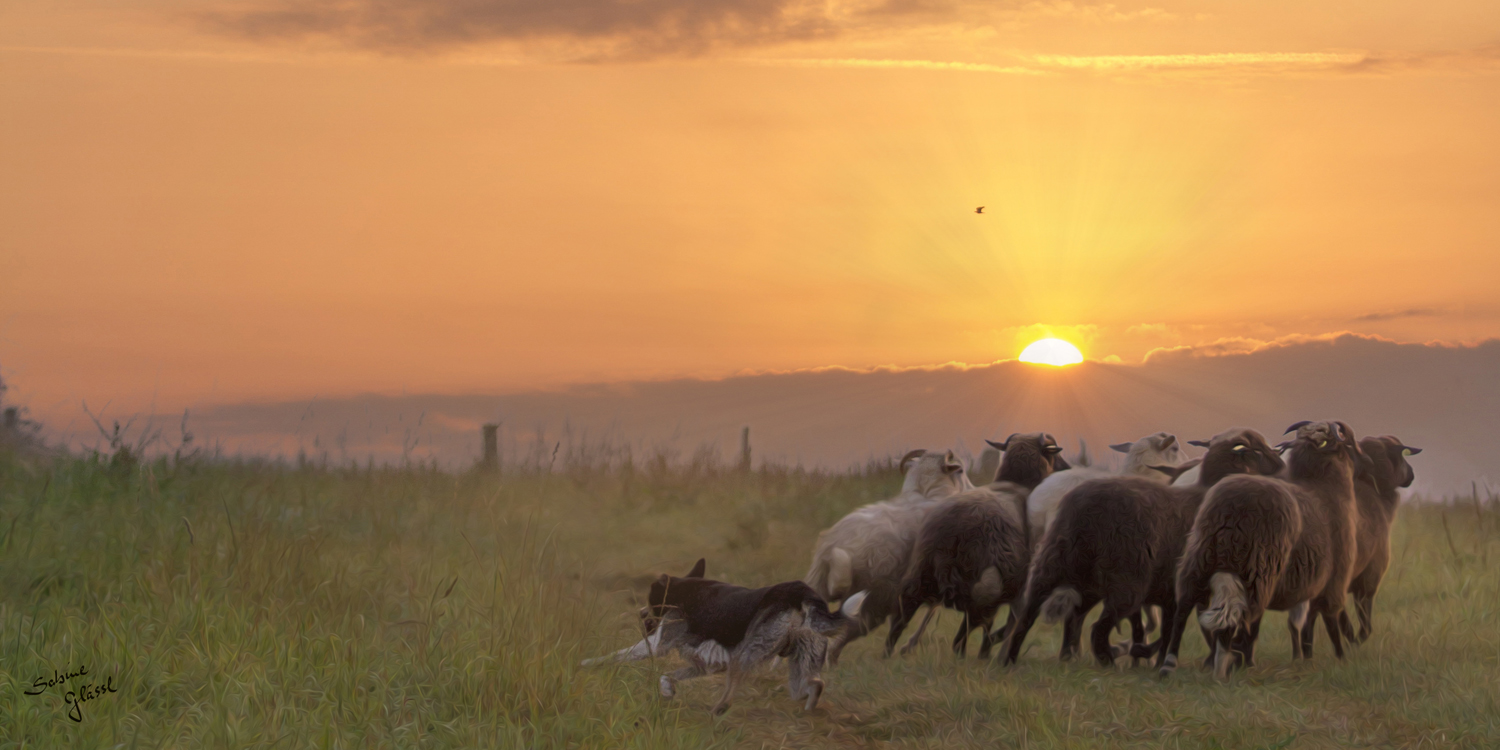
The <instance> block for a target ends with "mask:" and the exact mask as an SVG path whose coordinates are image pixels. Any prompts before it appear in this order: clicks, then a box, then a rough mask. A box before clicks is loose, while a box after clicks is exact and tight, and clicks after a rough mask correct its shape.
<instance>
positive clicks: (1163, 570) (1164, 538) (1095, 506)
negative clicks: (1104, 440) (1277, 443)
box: [1005, 429, 1284, 665]
mask: <svg viewBox="0 0 1500 750" xmlns="http://www.w3.org/2000/svg"><path fill="white" fill-rule="evenodd" d="M1207 446H1208V453H1207V454H1206V455H1205V456H1204V457H1203V459H1202V464H1203V468H1202V470H1201V471H1200V472H1199V484H1196V485H1193V486H1190V487H1169V486H1166V485H1164V484H1162V483H1160V482H1157V481H1152V480H1148V479H1143V478H1141V477H1111V478H1107V479H1096V480H1092V481H1089V482H1086V483H1084V484H1082V485H1080V486H1078V487H1077V488H1075V489H1073V490H1072V491H1071V492H1069V493H1068V494H1067V495H1066V496H1065V497H1064V498H1063V500H1062V502H1061V504H1060V505H1059V508H1058V512H1057V517H1056V520H1055V521H1054V522H1053V524H1052V525H1051V526H1049V527H1048V529H1047V533H1046V535H1045V537H1044V538H1043V540H1042V544H1041V548H1040V549H1039V550H1038V552H1037V556H1036V559H1035V560H1034V561H1033V563H1032V566H1031V574H1030V577H1029V580H1028V581H1027V585H1026V596H1025V599H1024V602H1025V604H1024V605H1023V606H1022V608H1021V614H1020V616H1019V617H1018V619H1017V625H1016V627H1015V628H1013V629H1012V630H1011V632H1010V636H1009V640H1008V641H1007V643H1006V648H1005V663H1006V664H1013V663H1015V661H1016V659H1017V658H1018V657H1019V655H1020V652H1021V646H1022V644H1023V642H1024V641H1025V638H1026V634H1027V632H1028V631H1029V630H1030V628H1031V626H1032V624H1033V623H1034V622H1035V621H1036V618H1037V615H1038V614H1044V615H1046V617H1047V619H1048V620H1049V621H1056V620H1059V619H1062V620H1065V621H1066V622H1067V629H1066V630H1065V631H1064V634H1063V648H1062V654H1061V655H1060V656H1061V658H1063V659H1067V658H1069V657H1070V656H1072V654H1073V653H1074V652H1076V650H1077V648H1078V646H1077V637H1078V634H1079V632H1080V631H1081V629H1082V624H1083V616H1084V615H1085V614H1087V612H1088V611H1089V610H1090V609H1092V608H1093V606H1094V605H1095V604H1096V603H1098V602H1099V601H1101V600H1102V601H1103V602H1104V612H1103V613H1102V614H1101V615H1100V617H1099V620H1098V621H1097V622H1096V623H1095V624H1094V629H1093V633H1092V646H1093V652H1094V657H1095V658H1096V659H1098V661H1099V663H1100V664H1101V665H1109V664H1113V663H1114V660H1115V658H1116V657H1117V656H1118V655H1119V653H1120V652H1118V651H1117V650H1116V649H1115V648H1113V647H1111V646H1110V643H1109V633H1110V631H1111V630H1113V629H1114V628H1115V627H1116V626H1117V625H1118V624H1119V621H1120V619H1121V618H1124V617H1126V616H1129V615H1131V614H1134V613H1136V612H1138V611H1139V610H1140V609H1141V608H1142V607H1143V606H1145V605H1155V606H1160V607H1162V610H1163V617H1164V620H1165V621H1170V620H1171V619H1172V617H1173V614H1174V611H1175V609H1176V604H1177V597H1176V579H1177V559H1178V557H1179V556H1180V555H1181V554H1182V548H1183V545H1184V544H1186V541H1187V536H1188V530H1189V529H1190V528H1191V527H1192V525H1193V518H1194V515H1195V514H1196V513H1197V511H1198V506H1199V505H1200V504H1201V503H1202V501H1203V498H1204V495H1205V494H1206V493H1207V492H1208V489H1209V487H1210V486H1212V485H1213V484H1214V483H1216V482H1218V481H1219V480H1220V479H1222V478H1223V477H1225V476H1228V475H1230V474H1262V475H1272V474H1275V473H1277V472H1279V471H1281V469H1282V467H1283V465H1284V464H1283V463H1282V461H1281V457H1280V456H1279V455H1278V454H1277V451H1276V450H1275V449H1274V448H1272V447H1271V446H1270V445H1269V444H1267V443H1266V439H1265V438H1264V437H1262V436H1261V434H1260V433H1258V432H1256V431H1254V430H1248V429H1235V430H1229V431H1227V432H1224V433H1222V434H1220V435H1217V436H1215V437H1214V439H1213V440H1212V441H1210V442H1209V443H1207ZM1198 463H1199V462H1198V461H1197V460H1194V461H1191V462H1189V463H1187V464H1183V465H1182V466H1179V467H1176V468H1175V469H1171V470H1170V471H1168V470H1167V469H1168V467H1159V469H1158V470H1160V471H1162V472H1163V473H1165V474H1168V475H1169V476H1175V475H1176V474H1180V473H1181V472H1182V471H1185V470H1187V469H1189V468H1191V467H1193V466H1197V465H1198ZM1168 481H1170V479H1169V480H1168ZM1141 639H1142V630H1141V629H1140V628H1139V627H1138V623H1132V640H1133V641H1134V642H1135V643H1136V644H1137V648H1136V649H1135V650H1133V651H1132V653H1131V655H1132V656H1134V657H1136V658H1140V657H1144V656H1149V655H1150V654H1151V653H1152V649H1154V648H1155V646H1152V647H1145V646H1144V645H1143V644H1141V643H1140V641H1141ZM1160 643H1161V641H1158V644H1160Z"/></svg>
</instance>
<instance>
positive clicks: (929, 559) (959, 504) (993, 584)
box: [885, 433, 1068, 656]
mask: <svg viewBox="0 0 1500 750" xmlns="http://www.w3.org/2000/svg"><path fill="white" fill-rule="evenodd" d="M990 444H991V445H993V446H994V447H996V448H999V449H1000V450H1002V451H1004V452H1005V458H1004V460H1003V461H1001V463H1000V471H999V474H998V475H997V476H996V479H997V481H996V482H994V483H993V484H990V485H988V486H986V487H982V488H979V489H976V490H971V491H969V492H964V493H960V494H958V495H956V496H954V497H953V499H951V500H949V501H948V502H946V503H944V504H943V505H941V506H939V507H938V508H936V509H934V510H933V511H932V513H931V515H929V516H928V518H927V521H926V522H925V523H924V524H923V525H922V530H921V531H920V532H919V533H918V534H917V543H916V546H915V547H914V548H913V551H912V559H911V566H910V567H909V568H908V569H907V572H906V577H905V578H904V579H903V580H902V583H901V600H900V603H899V605H898V606H897V608H896V612H895V614H893V615H892V616H891V627H890V632H889V633H888V634H887V636H886V647H885V652H886V655H887V656H889V655H890V653H891V652H892V651H893V650H894V649H895V646H896V641H897V640H899V639H900V637H901V632H902V631H903V630H904V629H905V628H906V625H907V623H908V622H910V621H911V617H912V615H914V614H915V613H916V611H917V609H918V608H919V607H921V606H922V605H923V604H934V603H940V604H942V605H944V606H946V607H949V608H952V609H956V610H958V611H960V612H962V613H963V614H964V619H963V623H962V624H961V625H960V626H959V630H958V633H957V634H956V635H955V636H954V639H953V650H954V652H955V653H957V654H960V655H963V654H964V653H966V652H967V650H968V642H969V633H970V632H971V631H972V630H974V629H976V628H978V629H980V630H982V631H983V633H984V639H983V645H982V646H981V647H980V652H979V653H980V655H981V656H988V655H989V652H990V649H991V647H993V645H994V643H995V641H996V640H997V638H992V636H991V633H990V630H991V628H992V627H993V626H994V619H995V613H996V612H997V611H999V609H1000V605H1002V604H1006V603H1009V602H1011V601H1014V600H1015V599H1016V597H1018V596H1019V595H1020V594H1021V589H1022V587H1023V586H1024V585H1025V582H1026V566H1027V564H1028V563H1029V562H1030V561H1031V544H1032V541H1031V538H1030V529H1029V524H1028V523H1027V521H1026V495H1027V494H1028V493H1029V492H1030V491H1031V490H1032V488H1034V487H1036V485H1037V484H1039V483H1040V482H1041V481H1042V480H1043V479H1046V478H1047V476H1048V475H1050V474H1051V473H1052V472H1053V471H1057V470H1061V469H1065V468H1068V464H1067V462H1066V461H1064V460H1063V458H1062V456H1061V454H1062V447H1061V446H1059V445H1058V444H1057V440H1056V439H1055V438H1053V437H1052V436H1051V435H1048V434H1046V433H1032V434H1028V435H1011V436H1010V437H1009V438H1007V439H1006V441H1005V442H1004V443H995V442H991V443H990ZM1014 619H1015V613H1014V612H1012V613H1011V620H1012V621H1013V620H1014ZM924 624H925V623H924ZM1007 627H1008V626H1007ZM1002 635H1003V633H1002Z"/></svg>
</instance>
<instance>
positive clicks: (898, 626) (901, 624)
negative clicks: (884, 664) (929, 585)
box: [885, 593, 922, 657]
mask: <svg viewBox="0 0 1500 750" xmlns="http://www.w3.org/2000/svg"><path fill="white" fill-rule="evenodd" d="M921 607H922V601H921V600H920V599H918V598H917V597H915V596H908V595H906V594H905V593H903V594H902V596H901V602H900V604H899V605H898V606H897V607H896V612H895V614H892V615H891V628H890V631H889V632H887V633H886V634H885V655H886V656H887V657H889V656H890V655H891V654H892V653H893V652H894V651H895V650H896V644H897V643H898V642H900V640H901V633H902V631H904V630H906V625H907V623H909V622H911V618H912V615H915V614H916V613H917V610H918V609H920V608H921Z"/></svg>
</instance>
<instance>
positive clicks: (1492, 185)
mask: <svg viewBox="0 0 1500 750" xmlns="http://www.w3.org/2000/svg"><path fill="white" fill-rule="evenodd" d="M1497 30H1500V4H1496V3H1493V2H1488V1H1474V0H1464V1H1459V0H1438V1H1436V2H1420V3H1419V2H1410V1H1406V2H1390V1H1377V2H1318V3H1307V2H1290V1H1286V2H1283V1H1281V0H1274V1H1272V2H1258V3H1245V2H1232V1H1225V0H1202V1H1199V0H1172V1H1170V2H1157V1H1156V0H1146V1H1145V2H1139V3H1137V2H1120V3H1087V2H1068V1H1062V0H1058V1H1046V0H1028V1H1026V2H972V1H967V0H954V1H952V2H950V1H948V0H868V1H860V2H842V1H839V0H834V1H831V2H822V1H820V2H810V1H804V0H723V1H722V2H705V1H704V0H642V1H639V2H621V1H619V0H565V1H564V0H420V1H419V0H338V1H337V2H334V1H332V0H312V1H311V2H296V3H292V2H279V1H278V0H246V1H245V2H191V3H189V2H182V1H179V0H89V1H87V2H85V1H82V0H45V1H44V0H11V1H10V2H7V3H5V4H3V5H0V227H3V228H4V229H3V231H0V377H3V378H4V379H5V381H6V383H7V384H9V385H10V386H11V391H10V392H9V393H8V395H7V398H8V399H10V400H12V401H16V402H18V403H21V404H23V405H25V406H26V407H27V408H29V409H30V411H31V412H32V414H33V415H36V416H39V417H42V418H44V419H46V420H48V421H51V422H53V423H60V424H71V423H73V422H75V421H76V420H77V419H78V418H79V412H80V409H81V404H83V403H84V402H85V401H87V402H88V403H89V404H91V405H93V407H94V408H95V409H99V408H103V405H105V404H108V405H109V408H110V409H112V410H113V413H117V414H119V413H124V414H129V413H137V412H146V411H159V412H163V413H165V412H172V411H175V410H180V409H182V408H187V407H194V408H206V407H209V406H213V405H223V404H235V403H244V402H252V403H279V402H297V401H299V400H306V399H312V398H345V397H351V396H356V395H358V394H384V395H388V396H398V395H400V394H403V393H407V394H417V393H420V394H449V395H460V394H502V393H517V392H532V391H538V390H544V391H545V390H549V389H550V390H557V389H563V388H566V387H568V386H571V385H575V384H580V383H618V382H649V381H661V380H673V379H681V378H703V379H710V380H713V379H720V378H725V377H730V376H735V375H746V374H752V373H776V372H793V371H801V370H807V369H810V368H825V367H844V368H854V369H868V368H875V367H881V366H896V367H921V366H931V365H940V364H943V363H949V362H956V363H966V364H975V365H977V364H986V363H991V362H995V361H999V360H1007V359H1011V358H1014V357H1015V356H1016V354H1017V353H1018V352H1019V351H1020V349H1021V347H1022V346H1024V345H1025V344H1026V343H1029V341H1031V340H1033V339H1035V338H1037V337H1040V336H1042V335H1048V334H1051V335H1059V336H1062V337H1064V338H1067V339H1069V340H1071V341H1073V342H1075V343H1077V344H1078V345H1079V346H1080V348H1081V349H1082V350H1083V352H1084V354H1085V356H1086V357H1088V358H1090V359H1091V360H1095V361H1098V362H1106V363H1116V362H1118V363H1120V364H1122V365H1139V366H1144V365H1141V363H1142V362H1144V361H1146V359H1147V357H1148V354H1150V353H1151V352H1153V351H1157V350H1169V349H1172V348H1174V347H1189V348H1190V349H1191V350H1192V351H1213V350H1224V351H1256V350H1259V349H1262V348H1265V347H1267V346H1279V345H1281V344H1284V343H1286V342H1294V341H1301V340H1305V339H1307V338H1308V337H1318V336H1326V335H1329V334H1334V333H1338V332H1344V331H1350V332H1355V333H1359V334H1365V335H1372V336H1379V337H1382V338H1383V339H1386V340H1389V341H1392V342H1399V343H1409V344H1420V343H1428V342H1442V343H1446V344H1458V345H1474V344H1477V343H1479V342H1481V341H1483V340H1485V339H1489V338H1492V337H1495V336H1497V335H1500V303H1497V302H1496V301H1495V300H1496V299H1497V298H1500V297H1497V295H1496V294H1495V293H1494V289H1495V286H1496V283H1497V282H1500V252H1496V251H1497V250H1500V219H1497V218H1496V217H1497V216H1500V213H1497V212H1496V210H1495V209H1496V206H1497V204H1500V139H1496V138H1495V137H1494V135H1493V134H1494V133H1496V132H1500V31H1497ZM981 205H983V206H985V211H984V213H983V214H976V213H975V212H974V209H975V208H976V207H978V206H981Z"/></svg>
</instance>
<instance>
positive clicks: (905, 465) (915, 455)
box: [900, 448, 927, 474]
mask: <svg viewBox="0 0 1500 750" xmlns="http://www.w3.org/2000/svg"><path fill="white" fill-rule="evenodd" d="M925 455H927V451H926V450H924V449H922V448H918V449H916V450H914V451H907V453H906V455H904V456H902V457H901V464H900V466H901V473H902V474H905V473H906V470H907V469H910V468H911V462H912V461H915V460H917V459H919V458H921V457H922V456H925Z"/></svg>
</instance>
